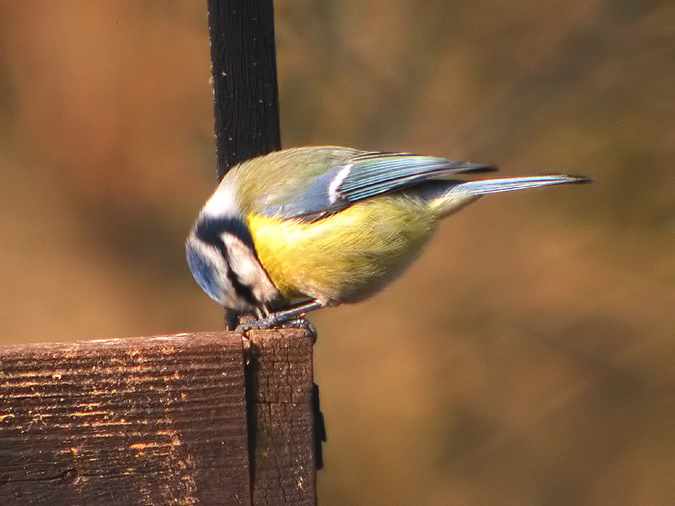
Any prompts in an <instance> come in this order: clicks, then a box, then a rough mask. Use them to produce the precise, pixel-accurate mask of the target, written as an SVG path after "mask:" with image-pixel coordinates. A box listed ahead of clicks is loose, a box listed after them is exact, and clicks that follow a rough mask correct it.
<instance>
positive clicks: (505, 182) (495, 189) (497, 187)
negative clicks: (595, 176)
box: [450, 174, 591, 195]
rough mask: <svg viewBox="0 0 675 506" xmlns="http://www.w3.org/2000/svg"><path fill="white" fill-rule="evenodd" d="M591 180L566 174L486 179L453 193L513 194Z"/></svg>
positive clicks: (463, 185)
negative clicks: (542, 187) (513, 192)
mask: <svg viewBox="0 0 675 506" xmlns="http://www.w3.org/2000/svg"><path fill="white" fill-rule="evenodd" d="M590 181H591V180H590V179H589V178H587V177H584V176H568V175H564V174H556V175H545V176H527V177H507V178H501V179H484V180H481V181H469V182H467V183H461V184H458V185H457V186H455V187H453V188H452V190H450V191H451V192H457V193H468V194H470V195H486V194H488V193H500V192H512V191H517V190H527V189H528V188H539V187H541V186H550V185H555V184H570V183H572V184H580V183H589V182H590Z"/></svg>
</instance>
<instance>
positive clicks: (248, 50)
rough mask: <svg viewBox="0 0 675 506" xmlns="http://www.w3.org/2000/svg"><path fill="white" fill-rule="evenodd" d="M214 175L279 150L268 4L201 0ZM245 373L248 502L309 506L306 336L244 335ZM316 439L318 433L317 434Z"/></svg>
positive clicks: (310, 403)
mask: <svg viewBox="0 0 675 506" xmlns="http://www.w3.org/2000/svg"><path fill="white" fill-rule="evenodd" d="M208 9H209V36H210V41H211V71H212V79H213V97H214V114H215V134H216V149H217V155H218V167H217V175H218V180H220V179H221V178H222V177H223V175H224V174H225V173H226V172H227V170H228V169H229V168H230V167H232V166H233V165H236V164H237V163H239V162H242V161H244V160H247V159H249V158H252V157H255V156H258V155H262V154H265V153H269V152H270V151H274V150H277V149H280V147H281V139H280V133H279V99H278V91H277V71H276V53H275V40H274V10H273V1H272V0H208ZM248 342H249V344H250V346H249V349H248V355H247V367H246V386H247V388H246V391H247V397H248V402H247V413H248V431H249V455H250V459H251V460H250V471H251V480H250V481H251V500H252V504H254V505H272V504H280V505H282V504H283V505H287V504H294V505H295V504H298V505H299V504H303V505H313V504H316V467H317V464H320V460H321V457H320V451H321V448H320V443H319V444H318V445H317V444H315V432H316V429H315V423H314V422H315V421H314V416H315V414H314V413H318V408H316V405H317V402H318V397H317V396H316V394H315V389H314V388H313V383H312V343H313V336H311V335H310V333H309V332H308V331H305V330H298V331H295V332H293V331H291V330H285V331H282V332H279V331H274V330H272V331H269V332H266V333H265V332H259V333H257V334H254V335H249V341H248ZM319 432H320V433H323V430H322V429H321V430H319Z"/></svg>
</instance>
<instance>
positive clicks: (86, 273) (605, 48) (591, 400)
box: [0, 0, 675, 506]
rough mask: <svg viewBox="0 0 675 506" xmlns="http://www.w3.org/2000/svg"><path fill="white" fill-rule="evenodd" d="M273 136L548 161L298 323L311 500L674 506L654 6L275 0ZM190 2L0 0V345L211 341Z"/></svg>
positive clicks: (671, 214)
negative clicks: (188, 259)
mask: <svg viewBox="0 0 675 506" xmlns="http://www.w3.org/2000/svg"><path fill="white" fill-rule="evenodd" d="M276 9H277V10H276V16H277V19H276V22H277V39H278V64H279V85H280V93H281V115H282V135H283V142H284V145H285V146H286V147H289V146H297V145H309V144H343V145H351V146H356V147H362V148H368V149H382V150H405V151H413V152H417V153H424V154H435V155H445V156H449V157H451V158H453V157H454V158H468V159H473V160H476V161H484V162H495V163H499V164H500V165H501V168H502V171H503V173H504V174H507V175H516V174H531V173H538V172H551V171H554V170H560V169H562V170H566V171H571V172H573V173H582V174H586V175H589V176H592V177H593V178H594V179H595V180H596V181H597V183H596V184H594V185H592V186H583V187H569V188H560V189H552V190H548V191H540V192H536V191H535V192H529V193H520V194H508V195H498V196H494V197H492V198H489V199H487V198H486V199H484V200H482V201H480V202H479V203H478V204H476V205H474V206H472V207H470V208H468V209H466V210H464V211H463V212H461V213H460V214H458V215H456V216H454V217H452V218H451V219H449V220H448V221H446V222H445V223H444V224H443V226H442V227H441V228H440V230H439V232H438V234H437V237H436V238H435V240H434V241H433V242H432V243H431V245H430V246H429V247H428V248H427V250H426V251H425V253H424V255H423V256H422V257H421V258H420V260H419V261H418V262H417V263H416V264H415V265H414V266H413V267H412V268H411V269H410V270H409V271H408V272H407V273H406V274H405V276H403V277H402V278H401V279H400V280H399V281H398V282H396V283H395V284H394V285H393V286H391V287H390V288H389V289H388V290H386V291H385V292H384V293H382V294H381V295H379V296H378V297H376V298H375V299H372V300H371V301H369V302H367V303H363V304H361V305H357V306H351V307H341V308H337V309H331V310H327V311H325V312H321V313H320V314H317V315H316V316H314V318H313V319H314V321H315V323H316V325H317V327H318V328H319V331H320V337H319V341H318V344H317V346H316V348H315V357H316V375H317V380H318V382H319V383H320V385H321V391H322V399H321V400H322V406H323V410H324V413H325V416H326V419H327V423H328V430H329V442H328V444H327V445H326V447H325V451H326V469H325V470H324V471H322V472H321V473H320V477H319V480H320V499H321V504H322V505H327V506H334V505H392V504H396V505H491V504H495V505H523V504H541V505H569V504H577V505H591V504H597V505H605V504H613V505H638V504H640V505H670V504H674V503H675V478H674V474H673V473H674V472H675V367H674V366H675V316H674V313H675V178H674V177H673V168H672V160H673V158H675V121H674V118H675V92H674V91H673V90H675V3H673V2H668V1H639V2H638V1H637V0H632V1H627V0H566V1H553V2H538V1H535V0H518V1H514V2H503V1H498V0H487V1H483V2H471V1H468V0H457V1H452V2H448V1H447V0H430V1H427V2H417V1H413V0H396V1H394V0H371V1H369V2H362V1H359V0H343V1H340V2H313V1H310V0H292V1H286V2H278V3H277V6H276ZM208 58H209V49H208V36H207V23H206V7H205V2H188V1H182V2H177V1H166V0H161V1H160V0H154V1H146V2H132V1H119V2H85V1H61V2H37V1H23V2H12V1H10V0H0V172H1V174H2V184H1V185H0V206H2V209H1V212H0V233H1V234H2V243H1V246H0V248H1V249H0V255H1V257H0V259H1V262H0V277H2V280H3V290H2V292H1V293H0V321H1V322H2V329H1V331H0V335H1V337H0V339H1V340H2V342H3V343H20V342H38V341H45V340H54V341H56V340H59V341H66V340H74V339H83V338H92V337H111V336H115V337H121V336H133V335H147V334H158V333H169V332H179V331H186V330H207V329H219V328H221V325H222V314H221V310H220V309H219V308H218V307H217V306H216V305H214V304H213V303H211V302H210V301H209V300H208V299H207V298H206V297H205V296H204V295H203V294H202V293H201V292H200V291H199V289H198V288H197V287H196V285H195V284H194V283H193V281H192V279H191V277H190V275H189V273H188V271H187V268H186V266H185V262H184V259H183V241H184V237H185V235H186V233H187V231H188V229H189V227H190V226H191V223H192V220H193V219H194V218H195V215H196V212H197V210H198V208H199V207H200V206H201V205H202V203H203V202H204V200H205V198H206V197H207V195H208V194H209V192H210V191H211V189H212V188H213V186H214V176H215V155H214V143H213V134H212V132H213V119H212V106H211V90H210V86H209V59H208Z"/></svg>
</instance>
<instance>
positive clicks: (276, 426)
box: [247, 329, 316, 506]
mask: <svg viewBox="0 0 675 506" xmlns="http://www.w3.org/2000/svg"><path fill="white" fill-rule="evenodd" d="M249 340H250V346H249V350H248V354H247V356H248V358H249V360H248V362H249V363H248V365H247V383H248V392H249V426H250V427H251V428H252V427H255V431H251V432H250V433H251V437H252V440H251V444H252V447H253V451H252V454H253V456H252V459H253V461H252V464H251V465H252V469H253V474H252V484H253V488H252V499H253V504H254V505H255V506H263V505H265V506H267V505H270V506H271V505H290V504H292V505H313V504H315V503H316V463H315V458H316V455H315V451H316V449H315V438H314V431H315V428H314V397H313V395H314V388H313V381H312V374H313V371H312V347H313V340H314V336H313V335H312V334H311V333H310V332H308V331H306V330H301V329H284V330H267V331H257V332H255V333H250V334H249ZM253 408H254V409H253Z"/></svg>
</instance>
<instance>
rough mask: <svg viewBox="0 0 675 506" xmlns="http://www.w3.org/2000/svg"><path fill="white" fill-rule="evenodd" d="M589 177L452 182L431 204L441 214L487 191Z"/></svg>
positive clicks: (469, 201)
mask: <svg viewBox="0 0 675 506" xmlns="http://www.w3.org/2000/svg"><path fill="white" fill-rule="evenodd" d="M590 182H591V179H590V178H587V177H584V176H570V175H565V174H555V175H542V176H526V177H507V178H500V179H483V180H479V181H468V182H466V183H458V184H454V185H453V186H452V187H451V188H449V189H448V190H447V191H445V192H443V194H442V195H441V196H439V197H438V198H436V199H434V200H433V201H432V202H431V205H432V206H434V207H436V208H437V210H438V211H439V212H440V213H441V214H442V215H444V216H445V215H448V214H451V213H453V212H455V211H457V210H459V209H461V208H462V207H464V206H465V205H467V204H469V203H471V202H473V201H474V200H476V199H477V198H479V197H481V196H483V195H487V194H489V193H501V192H512V191H518V190H527V189H529V188H539V187H542V186H551V185H558V184H580V183H590Z"/></svg>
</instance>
